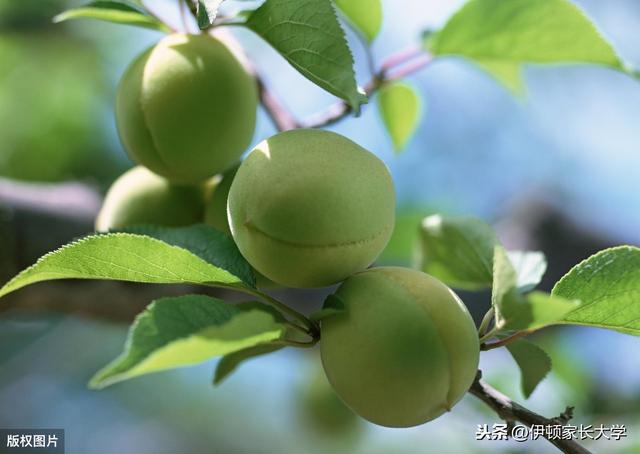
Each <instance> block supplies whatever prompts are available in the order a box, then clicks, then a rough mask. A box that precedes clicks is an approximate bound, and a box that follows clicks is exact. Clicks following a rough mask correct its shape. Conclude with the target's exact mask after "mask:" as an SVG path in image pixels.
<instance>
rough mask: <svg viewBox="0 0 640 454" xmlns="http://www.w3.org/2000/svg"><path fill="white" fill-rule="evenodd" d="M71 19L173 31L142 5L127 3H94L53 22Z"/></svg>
mask: <svg viewBox="0 0 640 454" xmlns="http://www.w3.org/2000/svg"><path fill="white" fill-rule="evenodd" d="M71 19H96V20H101V21H105V22H113V23H116V24H123V25H134V26H137V27H144V28H150V29H153V30H159V31H162V32H170V31H171V30H170V29H169V28H168V27H167V26H166V25H165V24H163V23H162V22H160V21H159V20H157V19H156V18H155V17H153V16H152V15H150V14H149V13H148V12H147V11H146V10H145V9H144V8H143V7H142V5H141V4H140V5H138V4H137V3H133V2H127V1H104V0H99V1H94V2H90V3H87V4H86V5H84V6H81V7H79V8H73V9H69V10H67V11H65V12H63V13H60V14H58V15H57V16H55V17H54V18H53V21H54V22H56V23H58V22H63V21H67V20H71Z"/></svg>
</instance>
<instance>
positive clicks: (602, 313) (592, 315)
mask: <svg viewBox="0 0 640 454" xmlns="http://www.w3.org/2000/svg"><path fill="white" fill-rule="evenodd" d="M552 294H553V295H556V296H558V297H563V298H570V299H579V300H581V301H582V305H581V306H580V307H579V308H577V309H576V310H574V311H573V312H571V313H569V314H568V315H567V316H566V317H565V318H564V320H563V322H564V323H569V324H575V325H588V326H597V327H600V328H608V329H611V330H615V331H619V332H622V333H626V334H633V335H636V336H638V335H640V248H637V247H634V246H618V247H614V248H611V249H606V250H604V251H600V252H598V253H597V254H595V255H593V256H591V257H589V258H588V259H586V260H585V261H583V262H582V263H580V264H578V265H576V266H575V267H574V268H573V269H572V270H571V271H569V273H567V274H566V275H565V276H564V277H563V278H562V279H560V281H559V282H558V283H557V284H556V285H555V287H554V288H553V291H552Z"/></svg>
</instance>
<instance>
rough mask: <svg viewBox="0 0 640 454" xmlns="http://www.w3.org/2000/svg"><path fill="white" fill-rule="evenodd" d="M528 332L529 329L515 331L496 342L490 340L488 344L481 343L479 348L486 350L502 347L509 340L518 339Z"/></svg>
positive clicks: (508, 342) (529, 332) (509, 341)
mask: <svg viewBox="0 0 640 454" xmlns="http://www.w3.org/2000/svg"><path fill="white" fill-rule="evenodd" d="M529 334H531V331H518V332H517V333H514V334H512V335H510V336H507V337H505V338H504V339H500V340H498V341H496V342H492V343H489V344H487V343H483V344H481V345H480V350H483V351H488V350H493V349H494V348H500V347H504V346H505V345H508V344H510V343H511V342H513V341H515V340H518V339H520V338H521V337H525V336H528V335H529Z"/></svg>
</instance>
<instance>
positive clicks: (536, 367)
mask: <svg viewBox="0 0 640 454" xmlns="http://www.w3.org/2000/svg"><path fill="white" fill-rule="evenodd" d="M507 350H509V353H511V356H513V359H514V360H515V361H516V363H517V364H518V367H519V368H520V374H521V386H522V394H524V397H525V398H526V399H528V398H529V397H530V396H531V394H532V393H533V391H534V390H535V389H536V387H537V386H538V384H539V383H540V382H541V381H542V380H544V378H545V377H546V376H547V374H548V373H549V372H550V371H551V358H549V355H547V353H546V352H545V351H544V350H543V349H542V348H540V347H538V346H537V345H536V344H534V343H532V342H529V341H527V340H524V339H518V340H515V341H513V342H510V343H509V344H507Z"/></svg>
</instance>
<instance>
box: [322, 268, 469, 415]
mask: <svg viewBox="0 0 640 454" xmlns="http://www.w3.org/2000/svg"><path fill="white" fill-rule="evenodd" d="M336 295H337V296H338V297H339V298H340V299H341V300H342V301H343V302H344V304H345V307H346V310H345V312H343V313H339V314H336V315H333V316H331V317H327V318H326V319H324V320H323V321H322V327H321V334H322V340H321V355H322V364H323V366H324V370H325V372H326V374H327V377H328V379H329V382H330V383H331V385H332V386H333V388H334V389H335V391H336V393H337V394H338V395H339V396H340V397H341V398H342V400H344V402H345V403H346V404H347V405H348V406H349V407H350V408H351V409H352V410H353V411H355V412H356V413H358V414H359V415H360V416H362V417H363V418H365V419H368V420H369V421H371V422H373V423H376V424H379V425H382V426H388V427H411V426H416V425H419V424H422V423H424V422H427V421H430V420H432V419H435V418H437V417H438V416H440V415H441V414H442V413H444V412H445V411H448V410H450V409H451V408H452V407H453V406H454V405H455V404H456V402H458V401H459V400H460V399H461V398H462V396H463V395H464V394H465V393H466V392H467V391H468V390H469V387H470V386H471V384H472V382H473V380H474V377H475V375H476V371H477V367H478V358H479V352H480V350H479V349H480V347H479V342H478V334H477V331H476V327H475V324H474V322H473V320H472V318H471V316H470V315H469V312H468V311H467V309H466V307H465V306H464V304H463V303H462V301H460V299H459V298H458V297H457V296H456V295H455V293H453V291H451V289H449V288H448V287H447V286H446V285H444V284H443V283H442V282H440V281H439V280H437V279H435V278H433V277H431V276H429V275H427V274H424V273H422V272H420V271H416V270H411V269H407V268H396V267H388V268H386V267H385V268H373V269H370V270H367V271H364V272H362V273H359V274H356V275H354V276H352V277H350V278H349V279H347V280H346V281H345V282H344V283H343V284H342V285H341V286H340V288H339V289H338V291H337V292H336Z"/></svg>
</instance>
